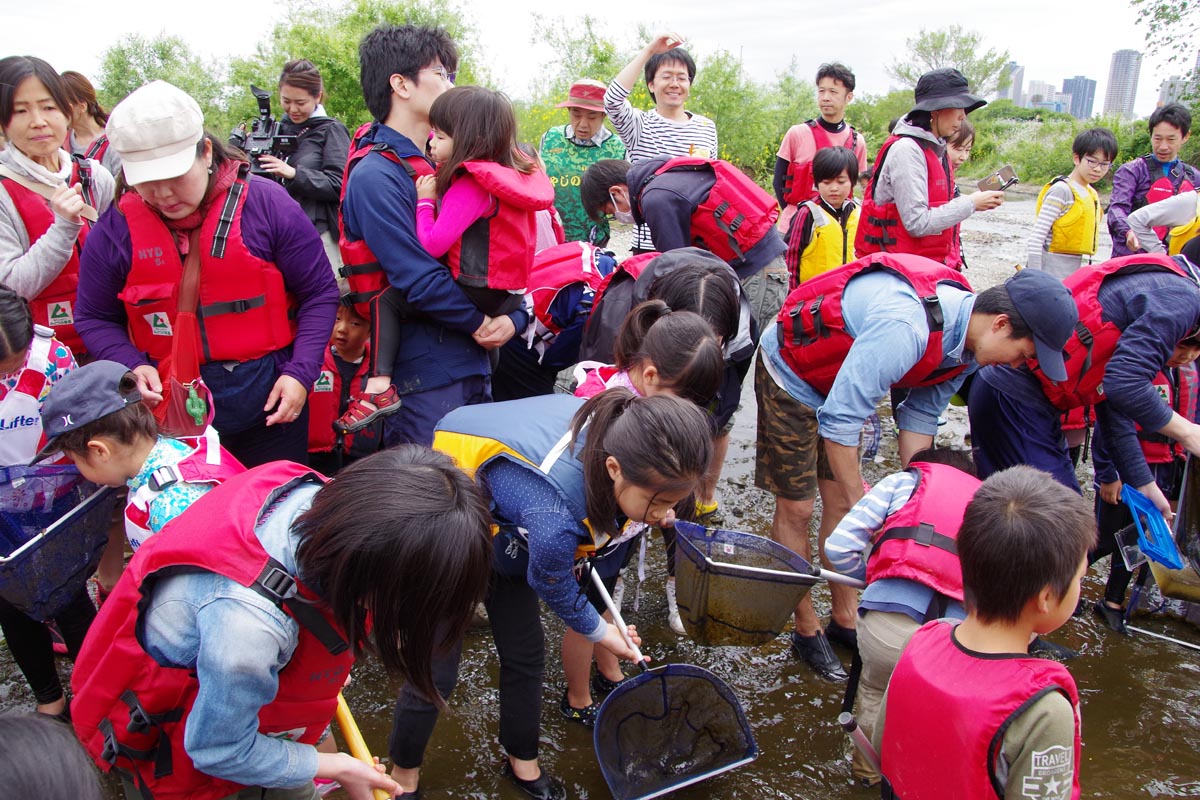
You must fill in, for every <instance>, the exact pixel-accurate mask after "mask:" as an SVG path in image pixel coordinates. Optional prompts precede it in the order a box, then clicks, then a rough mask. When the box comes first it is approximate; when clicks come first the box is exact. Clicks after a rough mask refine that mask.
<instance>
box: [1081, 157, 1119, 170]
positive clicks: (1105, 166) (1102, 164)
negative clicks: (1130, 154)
mask: <svg viewBox="0 0 1200 800" xmlns="http://www.w3.org/2000/svg"><path fill="white" fill-rule="evenodd" d="M1083 160H1084V161H1086V162H1087V163H1088V166H1089V167H1098V168H1099V169H1102V170H1105V171H1108V170H1110V169H1112V162H1111V161H1097V160H1096V159H1094V158H1092V157H1091V156H1084V157H1083Z"/></svg>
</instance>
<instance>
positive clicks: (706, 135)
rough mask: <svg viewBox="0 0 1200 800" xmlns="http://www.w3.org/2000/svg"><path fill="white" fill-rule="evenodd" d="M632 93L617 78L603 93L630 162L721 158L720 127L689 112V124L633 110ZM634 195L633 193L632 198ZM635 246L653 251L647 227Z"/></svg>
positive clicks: (642, 227) (651, 112)
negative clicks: (677, 158) (667, 157)
mask: <svg viewBox="0 0 1200 800" xmlns="http://www.w3.org/2000/svg"><path fill="white" fill-rule="evenodd" d="M629 92H630V90H629V89H626V88H625V87H624V86H622V85H621V84H619V83H617V81H616V80H615V79H614V80H613V81H612V83H610V84H609V85H608V90H607V91H606V92H605V93H604V111H605V113H606V114H608V118H609V120H611V121H612V125H613V127H614V128H616V130H617V134H618V135H619V136H620V137H621V141H622V142H624V143H625V151H626V157H627V158H628V159H629V161H630V163H633V164H636V163H638V162H639V161H646V160H647V159H651V158H658V157H659V156H672V157H674V156H695V157H697V158H718V157H719V153H718V150H717V126H716V124H714V123H713V121H712V120H711V119H709V118H708V117H705V116H701V115H700V114H694V113H692V112H691V111H688V112H686V113H687V115H688V119H687V121H686V122H675V121H674V120H669V119H667V118H666V117H663V116H661V115H660V114H659V113H658V111H656V110H654V109H651V110H650V111H642V110H640V109H637V108H634V107H633V106H631V105H630V104H629ZM633 194H635V192H633V191H631V192H630V195H631V196H632V195H633ZM633 246H634V247H636V248H637V249H639V250H653V249H654V241H653V240H652V239H651V238H650V228H649V227H648V226H646V225H639V226H638V229H637V232H636V235H635V236H634V241H633Z"/></svg>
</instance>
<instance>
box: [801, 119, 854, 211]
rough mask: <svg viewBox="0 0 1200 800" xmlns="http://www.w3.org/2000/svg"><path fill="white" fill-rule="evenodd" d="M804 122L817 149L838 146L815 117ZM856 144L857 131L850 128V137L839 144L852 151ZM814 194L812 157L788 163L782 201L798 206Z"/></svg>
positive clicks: (813, 196) (814, 195) (810, 198)
mask: <svg viewBox="0 0 1200 800" xmlns="http://www.w3.org/2000/svg"><path fill="white" fill-rule="evenodd" d="M804 124H805V125H807V126H808V128H809V130H811V131H812V137H813V144H814V145H816V147H817V150H824V149H825V148H826V147H837V146H838V145H835V144H834V143H833V141H832V140H831V139H830V138H829V131H827V130H825V129H824V128H822V127H821V125H820V123H819V122H817V121H816V120H815V119H810V120H808V121H807V122H805V123H804ZM857 145H858V131H856V130H854V128H850V138H849V139H847V140H846V141H845V142H843V143H842V144H841V145H840V146H841V147H844V148H846V149H847V150H849V151H850V152H851V153H853V152H854V148H855V147H856V146H857ZM816 196H817V190H816V187H815V186H814V184H813V174H812V159H811V158H810V159H809V160H808V161H804V162H802V163H797V162H795V161H793V162H791V163H789V164H788V171H787V177H785V178H784V179H783V201H784V202H785V203H787V204H788V205H793V206H798V205H800V204H801V203H803V202H805V201H807V200H812V199H813V198H815V197H816Z"/></svg>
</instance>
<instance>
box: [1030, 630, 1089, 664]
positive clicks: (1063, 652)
mask: <svg viewBox="0 0 1200 800" xmlns="http://www.w3.org/2000/svg"><path fill="white" fill-rule="evenodd" d="M1029 655H1031V656H1037V657H1038V658H1045V659H1049V660H1051V661H1069V660H1071V659H1072V658H1076V657H1078V656H1079V651H1078V650H1072V649H1071V648H1069V647H1063V646H1062V645H1061V644H1055V643H1054V642H1051V641H1049V640H1048V639H1043V638H1042V637H1041V636H1037V637H1035V638H1034V640H1033V641H1032V642H1030V643H1029Z"/></svg>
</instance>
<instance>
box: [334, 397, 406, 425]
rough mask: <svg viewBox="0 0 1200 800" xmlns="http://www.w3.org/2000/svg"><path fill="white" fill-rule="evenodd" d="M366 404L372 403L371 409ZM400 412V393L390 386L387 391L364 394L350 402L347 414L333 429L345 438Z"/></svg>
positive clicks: (338, 420)
mask: <svg viewBox="0 0 1200 800" xmlns="http://www.w3.org/2000/svg"><path fill="white" fill-rule="evenodd" d="M364 400H365V401H366V403H371V405H373V406H375V408H371V406H368V405H367V404H366V403H364V402H363V401H364ZM399 410H400V393H399V392H397V391H396V387H395V386H394V385H393V386H389V387H388V388H387V390H386V391H382V392H377V393H375V394H364V395H360V396H359V397H356V398H354V399H353V400H351V401H350V405H349V406H347V407H346V413H345V414H342V415H341V416H340V417H338V418H337V421H335V422H334V423H333V429H334V430H335V431H337V432H338V433H340V434H342V435H343V436H344V435H346V434H348V433H354V432H355V431H361V430H362V429H363V428H366V427H369V426H370V425H371V424H372V423H373V422H375V420H377V419H383V418H384V417H386V416H389V415H391V414H395V413H396V412H397V411H399Z"/></svg>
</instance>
